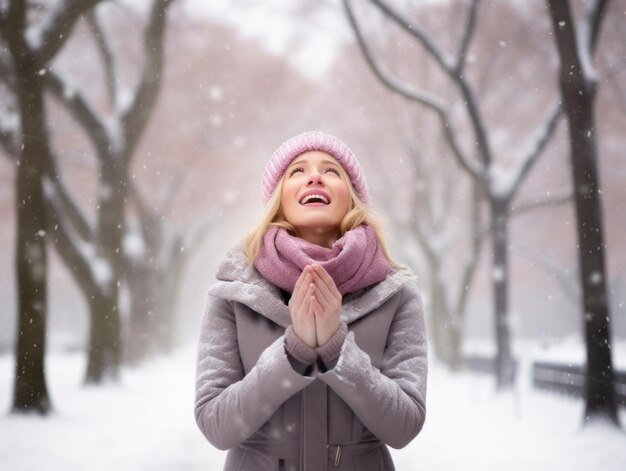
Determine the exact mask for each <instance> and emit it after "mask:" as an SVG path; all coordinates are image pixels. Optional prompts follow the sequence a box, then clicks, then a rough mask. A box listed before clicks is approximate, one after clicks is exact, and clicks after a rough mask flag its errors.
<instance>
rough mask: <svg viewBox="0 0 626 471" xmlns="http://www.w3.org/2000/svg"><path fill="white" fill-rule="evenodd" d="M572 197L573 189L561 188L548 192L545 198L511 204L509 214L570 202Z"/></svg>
mask: <svg viewBox="0 0 626 471" xmlns="http://www.w3.org/2000/svg"><path fill="white" fill-rule="evenodd" d="M573 197H574V191H573V190H572V189H571V188H562V189H560V190H556V191H553V192H550V193H549V194H548V195H547V196H546V197H545V198H534V199H530V200H527V201H524V202H522V203H520V204H518V205H516V206H512V207H511V210H510V214H511V216H512V217H514V216H519V215H520V214H524V213H527V212H529V211H533V210H535V209H540V208H546V207H553V206H558V205H561V204H565V203H569V202H571V201H572V198H573Z"/></svg>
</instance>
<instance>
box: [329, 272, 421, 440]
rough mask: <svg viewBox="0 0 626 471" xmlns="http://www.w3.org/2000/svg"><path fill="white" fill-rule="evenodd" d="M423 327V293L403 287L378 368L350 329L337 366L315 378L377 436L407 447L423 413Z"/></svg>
mask: <svg viewBox="0 0 626 471" xmlns="http://www.w3.org/2000/svg"><path fill="white" fill-rule="evenodd" d="M427 365H428V364H427V344H426V326H425V320H424V311H423V306H422V300H421V297H420V295H419V293H418V291H417V288H416V287H414V286H412V284H409V285H405V286H404V287H403V293H402V298H401V300H400V303H399V305H398V310H397V312H396V313H395V315H394V319H393V321H392V323H391V326H390V328H389V334H388V337H387V342H386V347H385V352H384V355H383V362H382V367H381V369H380V370H378V369H377V368H376V367H374V366H372V364H371V361H370V357H369V355H368V354H367V353H365V352H364V351H363V350H361V349H360V348H359V346H358V345H357V344H356V342H355V339H354V332H349V333H348V335H347V337H346V339H345V341H344V344H343V347H342V349H341V354H340V356H339V360H338V361H337V364H336V365H335V367H334V368H333V369H331V370H329V371H327V372H325V373H323V374H321V375H319V376H318V378H320V379H321V380H322V381H324V382H325V383H326V384H328V386H329V387H330V388H332V389H333V390H334V391H335V392H336V393H337V394H338V395H339V396H340V397H341V398H342V399H343V400H344V401H345V402H346V403H347V404H348V405H349V406H350V408H351V409H352V411H353V412H354V413H355V414H356V416H357V417H358V418H359V420H360V421H361V422H362V423H363V424H364V425H365V426H366V427H367V428H368V429H369V430H370V431H371V432H372V433H373V434H374V435H376V436H377V437H378V438H379V439H380V440H382V441H383V442H384V443H386V444H387V445H389V446H391V447H393V448H402V447H404V446H406V445H407V444H408V443H409V442H410V441H411V440H412V439H413V438H415V436H416V435H417V434H418V433H419V432H420V430H421V429H422V426H423V425H424V420H425V417H426V380H427V369H428V366H427Z"/></svg>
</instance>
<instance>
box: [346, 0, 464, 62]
mask: <svg viewBox="0 0 626 471" xmlns="http://www.w3.org/2000/svg"><path fill="white" fill-rule="evenodd" d="M348 1H349V0H344V4H347V3H348ZM371 1H372V3H373V4H374V5H376V6H377V7H378V8H379V9H380V10H381V11H382V12H383V13H385V15H386V16H387V17H389V18H391V19H392V20H393V21H394V22H395V23H397V24H398V25H399V26H400V27H401V28H402V29H404V30H405V31H407V32H408V33H409V34H410V35H411V36H413V37H415V38H417V39H418V40H419V42H421V43H422V45H423V46H424V48H425V49H426V50H427V51H428V52H429V53H430V55H431V56H432V57H433V58H434V59H435V60H436V61H437V63H438V64H439V65H440V66H441V68H442V69H444V70H445V71H446V72H447V73H452V72H453V70H454V65H453V63H452V61H451V60H450V59H448V58H446V57H444V55H443V54H442V53H441V52H440V51H439V49H438V48H437V46H435V43H434V42H433V41H432V40H431V39H430V38H429V37H428V36H427V35H426V33H424V31H422V30H421V29H420V28H418V27H417V26H416V25H414V24H412V23H409V21H407V20H406V18H403V17H402V16H401V15H400V14H399V13H398V12H396V11H395V10H394V9H392V8H391V7H390V6H389V5H387V3H385V2H383V1H382V0H371Z"/></svg>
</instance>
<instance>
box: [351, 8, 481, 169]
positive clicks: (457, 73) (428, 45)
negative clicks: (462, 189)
mask: <svg viewBox="0 0 626 471" xmlns="http://www.w3.org/2000/svg"><path fill="white" fill-rule="evenodd" d="M371 1H372V3H374V4H375V5H376V6H377V7H379V8H380V10H381V11H382V12H383V13H385V14H386V15H387V16H388V17H389V18H391V19H392V20H393V21H395V22H396V23H397V24H398V25H399V26H400V27H402V28H403V29H404V30H405V31H407V32H408V33H409V34H410V35H412V36H414V37H415V38H417V39H418V40H419V41H420V42H421V44H422V46H424V48H425V49H426V50H427V51H428V52H429V53H430V55H431V56H432V57H433V58H434V59H435V61H436V62H437V63H438V64H439V66H440V67H441V68H442V69H443V71H444V72H445V73H446V74H447V75H448V76H449V77H450V78H451V79H452V80H453V81H454V82H455V83H456V84H457V86H458V87H459V90H460V92H461V95H462V96H463V100H464V101H465V107H466V109H467V112H468V114H469V116H470V120H471V123H472V128H473V130H474V134H475V135H476V142H477V144H478V148H479V149H480V153H481V155H482V157H483V160H484V165H485V166H486V167H488V166H489V165H490V164H491V161H492V153H491V146H490V145H489V140H488V138H487V133H486V131H485V124H484V123H483V119H482V116H481V113H480V111H479V109H478V104H477V103H476V99H475V97H474V93H473V92H472V90H471V88H470V87H469V84H468V83H467V80H466V79H465V76H464V75H463V73H462V71H461V70H457V68H456V67H455V66H454V65H453V64H452V62H451V61H450V60H449V59H447V58H445V57H444V55H443V54H442V53H441V52H440V51H439V50H438V49H437V47H436V46H435V44H434V43H433V42H432V41H431V40H430V39H429V38H428V36H427V35H426V33H424V32H423V31H422V30H421V29H420V28H419V27H418V26H416V25H414V24H411V23H409V22H408V21H407V20H406V19H405V18H403V17H402V16H401V15H400V14H399V13H397V12H395V11H394V10H393V9H392V8H391V7H389V6H388V5H387V4H386V3H385V2H383V1H382V0H371ZM347 2H348V0H344V4H347ZM476 6H477V5H476ZM472 11H473V13H472V12H470V13H471V14H475V10H474V9H473V10H472ZM473 31H474V25H473V20H472V21H470V22H469V23H468V28H467V31H466V35H469V37H468V38H467V41H468V42H469V40H470V38H471V34H472V33H473ZM463 167H465V168H468V166H467V165H465V164H464V165H463ZM471 173H472V175H474V177H475V178H480V176H479V175H480V173H481V172H471Z"/></svg>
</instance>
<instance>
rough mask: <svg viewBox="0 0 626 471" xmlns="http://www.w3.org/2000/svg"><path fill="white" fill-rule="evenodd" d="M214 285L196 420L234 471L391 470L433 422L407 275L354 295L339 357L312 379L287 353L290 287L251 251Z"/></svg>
mask: <svg viewBox="0 0 626 471" xmlns="http://www.w3.org/2000/svg"><path fill="white" fill-rule="evenodd" d="M217 280H218V281H217V282H216V283H215V284H214V285H213V286H211V288H210V289H209V295H208V301H207V306H206V311H205V313H204V317H203V320H202V326H201V332H200V343H199V349H198V363H197V376H196V380H197V383H196V402H195V416H196V422H197V424H198V427H199V428H200V430H201V431H202V433H203V434H204V435H205V437H206V438H207V439H208V440H209V442H211V443H212V444H213V445H214V446H215V447H217V448H219V449H222V450H227V449H228V450H229V451H228V454H227V456H226V464H225V467H224V470H225V471H244V470H245V471H270V470H271V471H283V470H285V471H287V470H298V471H326V470H350V471H353V470H358V471H374V470H376V471H382V470H385V471H388V470H393V469H394V466H393V463H392V461H391V456H390V454H389V451H388V449H387V447H386V445H389V446H391V447H393V448H402V447H404V446H405V445H407V444H408V443H409V442H410V441H411V440H412V439H413V438H414V437H415V436H416V435H417V434H418V433H419V431H420V430H421V428H422V426H423V424H424V418H425V414H426V407H425V404H426V402H425V400H426V376H427V355H426V353H427V352H426V329H425V322H424V312H423V307H422V300H421V297H420V295H419V293H418V290H417V287H416V283H415V279H414V277H413V276H412V275H411V273H410V272H409V270H407V269H394V270H392V272H391V273H390V274H389V275H388V276H387V278H386V279H384V280H383V281H381V282H380V283H377V284H375V285H373V286H370V287H368V288H364V289H362V290H360V291H357V292H356V293H351V294H348V295H345V296H344V297H343V307H342V312H341V319H342V321H344V322H346V323H347V325H348V329H349V332H348V335H347V337H346V339H345V342H344V344H343V347H342V349H341V354H340V356H339V360H338V361H337V363H336V365H335V366H334V368H332V369H330V370H328V371H324V369H325V368H324V366H323V364H322V363H318V364H314V367H313V370H312V372H309V373H308V376H306V375H301V374H299V373H298V372H296V371H295V370H294V369H293V368H292V366H291V363H290V362H289V359H288V357H287V354H286V352H285V347H284V332H285V329H286V327H287V326H288V325H289V324H291V317H290V315H289V308H288V306H287V305H286V304H285V303H284V301H283V298H282V297H281V294H280V290H279V289H278V288H277V287H276V286H275V285H273V284H271V283H270V282H269V281H267V280H266V279H265V278H263V277H262V276H261V275H260V274H259V273H258V271H257V270H256V269H254V267H250V266H249V265H248V264H247V262H246V258H245V255H244V254H243V252H242V250H241V248H240V246H236V247H235V248H233V249H231V251H230V252H229V253H228V255H227V256H226V258H225V260H224V261H223V262H222V264H221V265H220V267H219V270H218V273H217Z"/></svg>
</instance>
